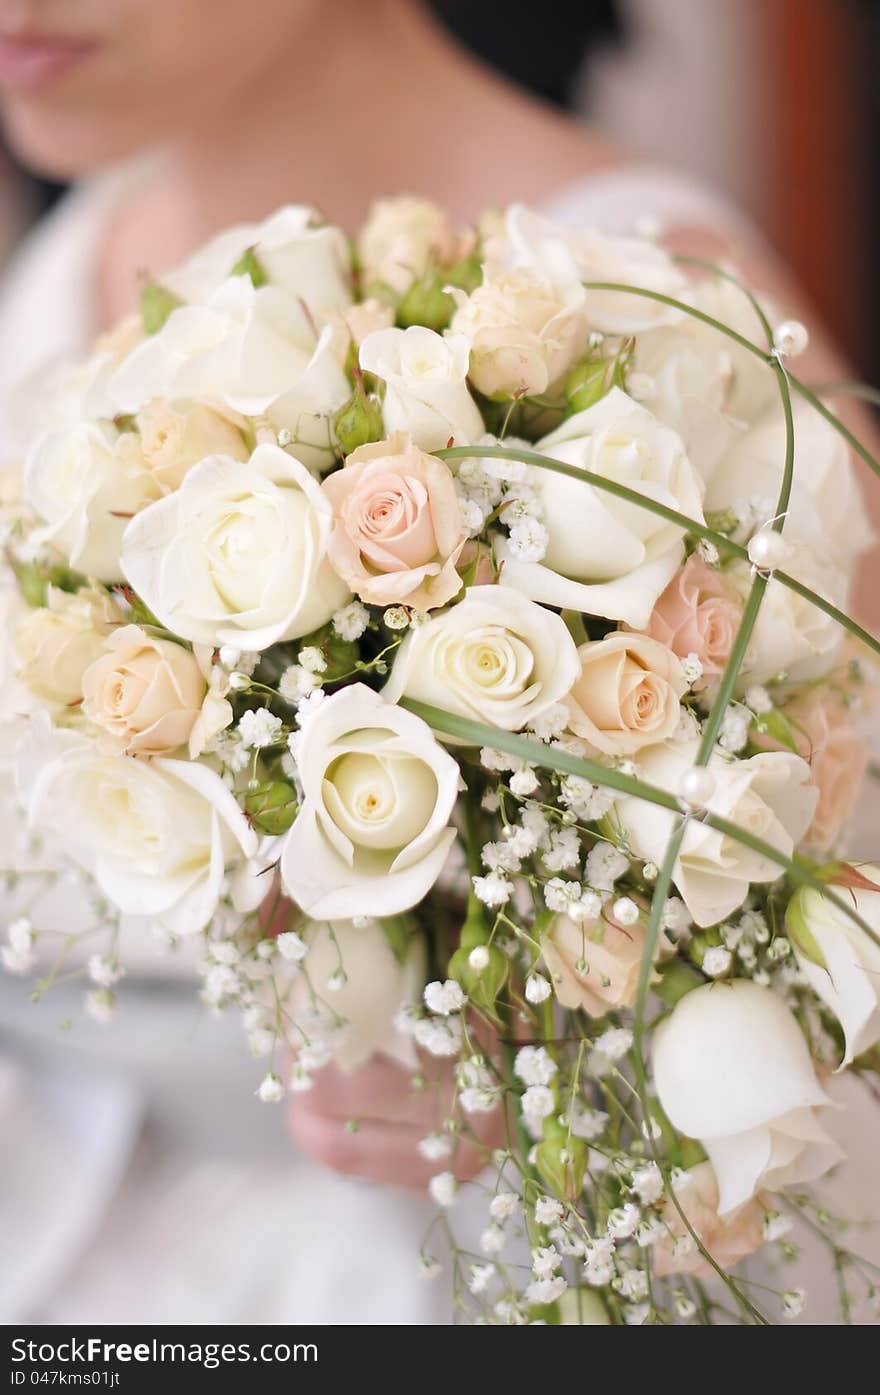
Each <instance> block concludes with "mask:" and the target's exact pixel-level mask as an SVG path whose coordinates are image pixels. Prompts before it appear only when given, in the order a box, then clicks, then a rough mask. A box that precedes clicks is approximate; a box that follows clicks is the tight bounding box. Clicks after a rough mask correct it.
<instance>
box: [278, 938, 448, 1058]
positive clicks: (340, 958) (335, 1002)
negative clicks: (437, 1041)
mask: <svg viewBox="0 0 880 1395" xmlns="http://www.w3.org/2000/svg"><path fill="white" fill-rule="evenodd" d="M301 934H302V938H303V939H304V940H305V942H306V944H307V945H308V953H307V954H306V956H305V958H304V959H303V961H302V966H301V967H302V969H303V970H304V971H305V972H304V974H303V973H300V974H297V975H296V977H295V978H294V980H293V983H292V985H291V989H290V992H289V995H288V996H287V998H286V1001H285V1007H286V1009H287V1011H288V1012H289V1013H290V1015H291V1016H292V1017H293V1018H294V1019H295V1021H296V1022H297V1023H298V1024H300V1025H302V1026H303V1027H304V1029H305V1031H306V1032H307V1033H308V1038H309V1041H310V1042H311V1043H314V1042H315V1040H319V1041H322V1042H325V1043H326V1045H327V1046H328V1048H329V1049H330V1051H331V1052H332V1054H333V1060H334V1062H335V1063H336V1065H337V1066H339V1068H340V1069H341V1070H346V1071H348V1070H356V1069H357V1067H358V1066H361V1065H363V1064H364V1063H365V1062H366V1061H368V1060H369V1059H370V1057H371V1056H373V1055H376V1054H380V1055H383V1056H388V1057H389V1058H390V1059H391V1060H393V1061H397V1062H398V1063H399V1064H400V1065H402V1066H404V1067H406V1068H407V1069H409V1070H414V1069H415V1068H416V1066H417V1065H418V1057H417V1055H416V1050H415V1046H414V1044H413V1040H412V1037H410V1036H407V1035H405V1034H404V1033H402V1032H398V1031H397V1030H396V1029H395V1027H394V1022H395V1019H396V1018H397V1016H398V1013H400V1012H401V1010H402V1009H403V1008H406V1007H413V1006H415V1005H416V1004H418V1002H419V1001H420V999H421V996H422V988H423V987H424V983H425V976H426V971H427V953H426V949H425V941H424V939H423V938H422V936H421V935H412V936H411V937H410V939H409V942H408V945H407V947H406V951H405V954H404V958H403V960H402V961H401V959H399V958H398V957H397V955H396V954H395V953H394V951H393V950H392V948H391V946H390V944H389V943H388V938H387V936H386V935H385V932H384V931H383V929H382V927H381V925H380V924H379V922H378V921H376V920H368V921H367V922H366V923H365V924H361V923H358V924H356V925H355V924H352V922H351V921H350V920H336V921H333V923H332V924H330V925H328V924H326V923H321V922H319V923H315V924H310V925H307V926H306V927H305V928H304V929H303V930H302V931H301ZM340 969H341V970H342V972H343V973H344V975H345V982H344V983H343V984H342V986H341V987H340V986H339V983H338V974H339V971H340ZM334 975H336V976H337V977H336V978H335V979H334ZM331 980H333V981H332V982H331ZM322 1005H323V1006H322Z"/></svg>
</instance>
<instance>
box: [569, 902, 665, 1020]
mask: <svg viewBox="0 0 880 1395" xmlns="http://www.w3.org/2000/svg"><path fill="white" fill-rule="evenodd" d="M646 929H647V926H646V922H645V920H644V919H643V917H641V916H640V917H639V919H638V920H637V921H636V922H635V924H634V925H619V924H618V923H617V921H616V920H615V919H614V918H613V916H612V914H611V907H610V903H609V905H607V906H606V907H604V908H603V910H602V912H601V914H600V915H599V917H598V918H597V919H596V920H586V921H582V922H576V921H574V920H572V919H571V918H570V917H569V916H567V915H557V916H556V917H555V918H554V919H553V921H552V923H551V925H550V928H549V930H547V931H546V932H545V934H544V935H543V936H542V938H541V954H542V956H543V959H544V963H545V964H546V966H547V971H548V973H549V974H550V978H551V980H552V982H553V989H554V991H555V993H556V997H557V998H558V1000H559V1002H560V1003H561V1004H562V1006H563V1007H567V1008H583V1010H584V1012H586V1013H587V1014H588V1015H589V1016H590V1017H604V1015H605V1013H606V1012H610V1011H611V1009H612V1008H621V1007H628V1006H629V1005H630V1004H631V1003H633V1002H634V1001H635V996H636V989H637V987H638V982H639V967H640V965H641V962H642V953H643V951H644V948H645V933H646ZM670 950H671V946H670V944H669V942H668V940H666V939H665V937H661V939H660V941H659V943H658V953H657V957H658V958H661V957H666V955H667V954H668V953H669V952H670Z"/></svg>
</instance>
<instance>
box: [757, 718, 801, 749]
mask: <svg viewBox="0 0 880 1395" xmlns="http://www.w3.org/2000/svg"><path fill="white" fill-rule="evenodd" d="M752 731H755V732H757V733H758V734H759V735H760V736H769V738H770V740H771V741H775V742H776V744H777V745H778V746H784V747H785V749H786V750H787V751H793V752H794V754H795V755H796V756H799V755H800V751H799V749H798V745H797V741H796V740H795V735H794V731H793V730H792V726H791V722H790V721H789V720H788V718H787V717H786V716H785V714H784V713H783V712H780V710H779V708H778V707H774V708H772V709H771V710H770V711H769V712H760V713H756V714H755V716H754V718H753V719H752Z"/></svg>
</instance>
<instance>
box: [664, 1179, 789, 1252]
mask: <svg viewBox="0 0 880 1395" xmlns="http://www.w3.org/2000/svg"><path fill="white" fill-rule="evenodd" d="M687 1178H688V1181H687V1185H685V1186H683V1187H680V1188H679V1191H678V1192H677V1193H676V1195H677V1197H678V1202H679V1205H680V1206H681V1208H682V1210H683V1211H684V1213H685V1215H686V1216H687V1218H688V1220H689V1221H690V1223H691V1225H692V1226H693V1228H694V1230H695V1231H696V1232H697V1234H698V1235H699V1237H700V1240H701V1241H702V1242H703V1244H704V1245H705V1247H706V1249H707V1250H708V1251H709V1253H710V1254H711V1256H712V1258H713V1259H714V1260H715V1261H716V1262H717V1263H718V1264H719V1265H720V1266H721V1268H722V1269H732V1268H733V1266H734V1265H735V1264H738V1263H739V1261H740V1260H741V1259H745V1257H746V1255H751V1254H754V1253H755V1250H759V1249H760V1248H761V1246H762V1245H763V1243H764V1214H765V1212H766V1211H769V1210H771V1209H772V1205H771V1202H770V1198H769V1197H767V1196H766V1194H763V1193H761V1192H759V1193H758V1195H757V1196H753V1197H750V1198H749V1200H748V1201H744V1202H743V1203H742V1205H740V1206H736V1207H735V1208H734V1209H733V1210H732V1211H729V1212H728V1213H727V1215H726V1216H724V1217H721V1216H719V1215H718V1179H717V1178H716V1176H715V1169H714V1168H713V1166H712V1164H711V1163H709V1162H702V1163H697V1165H696V1167H691V1168H688V1171H687ZM660 1219H661V1220H662V1221H663V1223H664V1225H665V1226H666V1227H667V1234H666V1235H664V1236H662V1237H661V1239H659V1240H658V1241H657V1243H656V1244H655V1245H654V1246H653V1248H652V1250H651V1254H652V1256H653V1263H654V1273H655V1274H656V1275H657V1277H658V1278H660V1279H662V1278H666V1277H667V1275H669V1274H693V1275H694V1277H695V1278H697V1279H710V1278H711V1277H712V1274H713V1272H714V1271H713V1270H712V1268H711V1267H710V1266H709V1265H708V1264H707V1263H706V1261H705V1260H704V1259H703V1256H702V1255H701V1254H700V1252H699V1250H698V1249H697V1248H696V1246H695V1245H694V1242H693V1239H692V1238H691V1236H690V1234H689V1232H688V1230H687V1228H686V1226H685V1224H684V1222H683V1221H682V1219H681V1216H680V1215H679V1214H678V1211H677V1210H676V1208H675V1204H674V1202H673V1201H672V1200H671V1198H669V1197H666V1198H664V1200H663V1203H662V1205H661V1207H660Z"/></svg>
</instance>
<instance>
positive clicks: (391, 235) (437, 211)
mask: <svg viewBox="0 0 880 1395" xmlns="http://www.w3.org/2000/svg"><path fill="white" fill-rule="evenodd" d="M358 252H359V254H360V259H361V263H362V266H363V279H364V283H365V284H366V285H369V284H370V283H371V282H375V281H379V282H382V283H383V284H384V285H386V286H390V288H391V289H392V290H393V291H395V292H396V294H397V295H405V294H406V292H407V291H408V290H409V288H410V286H411V285H412V283H413V281H416V280H417V279H418V278H419V277H420V276H423V275H424V274H425V272H426V271H427V270H428V267H429V266H431V265H432V263H435V262H436V263H441V264H442V263H444V262H451V261H452V260H454V257H455V237H454V234H453V230H452V226H451V224H450V222H449V218H448V216H447V214H446V213H445V211H444V210H443V209H442V208H438V206H437V204H435V203H431V202H430V200H429V199H420V198H412V197H409V196H404V197H401V198H395V199H378V200H377V201H376V203H374V204H373V205H372V207H371V209H370V213H369V217H368V218H367V222H366V224H365V226H364V228H363V230H362V232H361V235H360V237H359V238H358Z"/></svg>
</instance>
